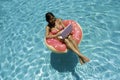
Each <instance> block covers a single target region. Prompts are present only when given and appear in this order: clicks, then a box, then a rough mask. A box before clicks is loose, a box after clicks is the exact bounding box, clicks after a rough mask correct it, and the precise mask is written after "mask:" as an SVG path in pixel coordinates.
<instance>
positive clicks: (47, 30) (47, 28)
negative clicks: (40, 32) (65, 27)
mask: <svg viewBox="0 0 120 80" xmlns="http://www.w3.org/2000/svg"><path fill="white" fill-rule="evenodd" d="M49 33H50V28H49V27H48V26H47V27H46V38H54V37H57V36H59V35H60V33H61V31H60V32H58V33H57V34H55V35H49Z"/></svg>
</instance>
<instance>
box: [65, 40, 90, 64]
mask: <svg viewBox="0 0 120 80" xmlns="http://www.w3.org/2000/svg"><path fill="white" fill-rule="evenodd" d="M65 43H66V45H67V47H68V48H70V49H71V50H73V51H74V52H75V53H76V54H77V55H78V56H79V58H81V59H82V60H84V61H85V62H88V61H89V59H88V58H87V57H85V56H83V55H82V54H81V53H80V52H79V51H78V50H77V49H76V48H75V47H74V46H73V44H72V43H71V42H70V41H69V40H68V39H65Z"/></svg>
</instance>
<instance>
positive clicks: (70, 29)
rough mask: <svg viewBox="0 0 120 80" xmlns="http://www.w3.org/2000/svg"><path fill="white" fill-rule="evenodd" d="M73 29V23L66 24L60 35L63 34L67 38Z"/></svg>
mask: <svg viewBox="0 0 120 80" xmlns="http://www.w3.org/2000/svg"><path fill="white" fill-rule="evenodd" d="M71 31H72V25H71V24H69V25H68V26H66V28H65V29H64V30H63V31H62V33H61V34H60V36H62V38H63V39H64V38H66V37H67V36H68V35H69V34H70V33H71Z"/></svg>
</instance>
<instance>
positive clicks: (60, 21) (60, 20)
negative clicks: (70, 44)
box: [58, 19, 65, 28]
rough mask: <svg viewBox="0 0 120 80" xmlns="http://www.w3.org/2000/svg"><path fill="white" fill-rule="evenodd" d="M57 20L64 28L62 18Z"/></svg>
mask: <svg viewBox="0 0 120 80" xmlns="http://www.w3.org/2000/svg"><path fill="white" fill-rule="evenodd" d="M58 20H59V24H60V25H61V26H62V27H63V28H65V25H64V24H63V22H62V19H58Z"/></svg>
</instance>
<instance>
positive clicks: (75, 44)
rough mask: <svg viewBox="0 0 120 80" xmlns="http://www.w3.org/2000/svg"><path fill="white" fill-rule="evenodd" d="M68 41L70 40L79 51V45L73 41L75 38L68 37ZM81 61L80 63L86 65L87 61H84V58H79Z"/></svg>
mask: <svg viewBox="0 0 120 80" xmlns="http://www.w3.org/2000/svg"><path fill="white" fill-rule="evenodd" d="M68 39H69V40H70V42H71V43H72V44H73V45H74V47H75V48H76V49H77V50H78V51H79V49H78V45H77V43H76V42H75V40H73V38H72V36H71V35H69V36H68ZM79 53H80V51H79ZM79 59H80V63H81V64H84V63H85V61H84V60H83V59H82V58H80V57H79Z"/></svg>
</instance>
